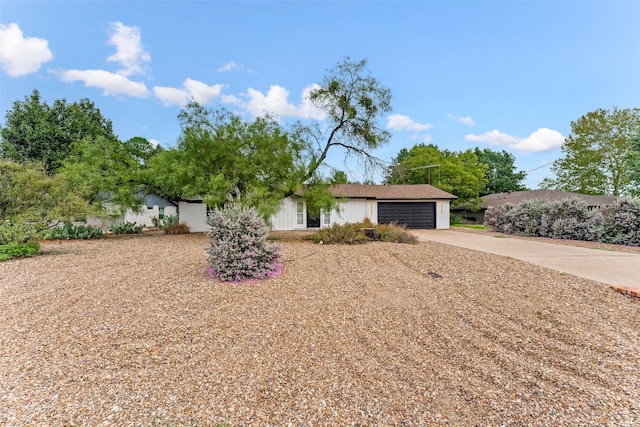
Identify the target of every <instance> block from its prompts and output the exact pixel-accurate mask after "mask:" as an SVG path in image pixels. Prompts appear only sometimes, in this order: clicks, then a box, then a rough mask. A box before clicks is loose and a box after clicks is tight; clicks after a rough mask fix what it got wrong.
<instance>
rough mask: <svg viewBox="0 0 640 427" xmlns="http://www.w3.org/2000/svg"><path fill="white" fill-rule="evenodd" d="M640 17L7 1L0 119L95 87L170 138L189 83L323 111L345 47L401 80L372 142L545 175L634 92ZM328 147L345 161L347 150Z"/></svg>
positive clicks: (386, 79)
mask: <svg viewBox="0 0 640 427" xmlns="http://www.w3.org/2000/svg"><path fill="white" fill-rule="evenodd" d="M638 22H640V2H632V1H626V2H615V1H606V2H605V1H602V2H593V1H589V2H580V1H565V2H551V1H526V2H525V1H488V2H482V1H449V2H444V1H441V2H435V1H410V2H403V1H311V2H298V1H285V2H276V1H255V2H251V1H234V2H224V1H179V2H178V1H115V0H114V1H104V2H102V1H46V2H36V1H29V0H26V1H25V0H21V1H7V0H2V2H0V24H1V27H0V66H1V69H0V110H1V111H0V112H1V118H0V120H1V122H2V123H4V117H5V115H6V112H7V111H8V110H9V109H10V108H11V106H12V104H13V102H14V101H16V100H23V99H24V97H25V96H28V95H29V94H30V93H31V92H32V91H33V89H38V90H39V91H40V93H41V95H42V97H43V98H44V100H46V101H47V102H49V103H51V102H53V100H55V99H59V98H66V99H67V100H68V101H70V102H73V101H77V100H80V99H82V98H89V99H90V100H91V101H93V102H94V103H95V105H96V106H97V107H98V108H99V109H100V110H101V111H102V113H103V115H104V116H105V117H107V118H108V119H110V120H112V122H113V125H114V130H115V132H116V134H117V135H118V136H119V137H120V139H121V140H126V139H129V138H131V137H134V136H143V137H145V138H147V139H149V140H152V141H154V142H158V143H159V144H161V145H163V146H165V147H170V146H173V145H175V144H176V141H177V138H178V136H179V134H180V128H179V123H178V120H177V114H178V113H179V111H180V108H181V106H182V105H184V102H186V100H188V99H189V98H194V99H196V100H198V101H199V102H201V103H202V104H205V105H207V106H208V107H210V108H218V107H225V108H227V109H229V110H231V111H234V112H236V113H239V114H242V115H243V116H244V117H246V118H247V119H251V118H252V117H255V116H259V115H263V114H264V113H265V111H269V112H270V113H272V114H276V115H277V116H278V117H279V119H280V121H281V122H282V123H283V124H285V125H286V124H287V123H290V122H292V121H294V120H298V119H305V118H308V117H320V116H318V115H317V112H314V111H313V110H312V109H311V108H309V105H308V103H306V102H305V100H304V94H305V93H306V91H308V89H309V88H310V87H312V85H314V84H318V83H321V81H322V78H323V77H324V76H325V75H326V74H327V70H328V69H330V68H333V67H334V66H335V65H336V63H337V62H339V61H340V60H342V59H343V58H344V57H346V56H349V57H351V58H352V59H353V60H360V59H367V60H368V67H369V69H370V71H371V72H372V74H373V75H374V76H375V77H377V78H378V79H379V81H380V82H381V84H382V85H383V86H385V87H388V88H389V89H390V90H391V92H392V106H393V111H392V112H391V113H390V114H388V115H386V116H385V117H382V118H381V119H380V126H382V127H384V128H387V129H388V130H389V131H391V132H392V135H393V137H392V140H391V142H390V143H389V144H388V145H386V146H385V147H383V148H380V149H378V150H376V151H375V153H374V154H376V155H377V156H379V157H380V158H382V159H383V160H386V161H390V160H391V159H392V158H393V157H394V156H395V155H397V153H398V151H399V150H400V149H401V148H403V147H407V148H410V147H412V146H413V145H414V144H417V143H420V142H425V143H433V144H436V145H437V146H438V147H440V148H441V149H449V150H455V151H460V150H465V149H468V148H473V147H476V146H478V147H481V148H484V147H489V148H491V149H493V150H503V149H504V150H507V151H508V152H510V153H513V154H514V156H515V157H516V165H517V167H518V168H519V169H521V170H527V171H529V170H532V169H535V170H533V171H531V172H529V174H528V178H527V180H526V184H527V185H528V186H529V187H531V188H536V187H537V185H538V183H539V182H540V181H541V180H542V179H543V178H545V177H551V176H552V173H551V171H550V166H549V165H548V164H549V163H550V162H552V161H553V160H555V159H557V158H559V157H561V155H562V153H561V149H560V146H561V144H562V142H563V140H564V138H565V137H566V136H568V134H569V133H570V129H571V128H570V124H571V121H573V120H576V119H578V118H579V117H580V116H582V115H583V114H586V113H588V112H589V111H593V110H595V109H596V108H606V109H610V108H612V107H614V106H617V107H619V108H631V107H638V106H640V26H639V25H638ZM330 162H331V165H332V166H334V167H336V168H338V169H343V170H344V169H346V167H345V165H344V162H343V159H342V153H338V152H335V153H334V154H333V155H332V156H331V158H330ZM543 165H547V166H543ZM346 166H347V167H348V174H349V175H350V177H351V178H352V179H355V180H361V179H364V178H366V176H365V175H364V173H363V171H362V170H361V169H360V168H359V167H357V166H356V165H354V164H351V163H349V164H347V165H346ZM374 179H376V180H379V176H378V177H375V176H374Z"/></svg>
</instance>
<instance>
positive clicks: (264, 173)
mask: <svg viewBox="0 0 640 427" xmlns="http://www.w3.org/2000/svg"><path fill="white" fill-rule="evenodd" d="M179 119H180V121H181V126H182V134H181V135H180V138H179V140H178V146H177V148H175V149H170V150H166V151H163V152H161V153H159V154H158V155H157V156H155V157H154V158H152V159H151V169H150V171H149V173H148V179H147V183H148V185H149V186H150V187H151V188H154V189H156V190H157V191H156V192H158V193H159V194H161V195H163V196H165V197H166V198H168V199H170V200H174V201H177V200H189V199H203V200H204V201H205V203H206V204H207V205H209V206H212V207H214V206H223V205H224V204H225V203H227V202H229V201H237V200H241V201H242V203H243V204H245V205H247V206H252V207H255V208H256V209H257V210H258V211H259V212H260V213H261V214H262V215H264V216H265V217H266V216H268V215H270V214H272V213H274V212H275V211H276V209H277V207H278V206H279V205H280V203H281V202H282V199H283V198H284V196H285V194H289V193H291V192H292V191H295V189H296V188H298V187H299V182H300V180H301V179H302V176H303V175H304V168H303V161H302V159H301V152H302V149H303V146H304V143H303V142H302V141H299V140H297V139H295V138H294V137H292V135H290V134H288V133H287V132H286V131H284V130H283V129H282V128H281V126H280V125H279V124H278V122H276V121H275V120H274V119H272V118H270V117H265V118H257V119H255V120H253V121H251V122H247V121H244V120H243V119H242V118H241V117H240V116H238V115H235V114H232V113H230V112H229V111H227V110H224V109H221V110H209V109H206V108H203V107H202V106H200V105H199V104H197V103H190V104H189V105H188V106H187V107H186V108H185V109H183V110H182V112H181V113H180V115H179Z"/></svg>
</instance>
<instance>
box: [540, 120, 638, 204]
mask: <svg viewBox="0 0 640 427" xmlns="http://www.w3.org/2000/svg"><path fill="white" fill-rule="evenodd" d="M638 129H640V109H638V108H625V109H619V108H613V110H605V109H602V108H599V109H597V110H595V111H592V112H590V113H587V114H585V115H584V116H582V117H580V118H579V119H578V120H576V121H574V122H571V134H570V135H569V136H568V137H567V138H566V140H565V143H564V145H563V146H562V151H563V153H564V157H562V158H560V159H558V160H556V161H555V162H554V163H553V166H552V168H551V169H552V171H553V172H554V173H555V175H556V177H555V179H553V180H551V181H550V182H548V184H550V185H549V186H550V187H552V188H556V189H558V190H564V191H573V192H577V193H583V194H608V195H613V196H620V195H625V194H631V193H633V192H634V191H635V186H634V185H633V182H632V177H633V167H634V164H635V160H634V159H635V156H634V150H633V145H632V141H633V138H634V137H635V136H636V135H637V132H638Z"/></svg>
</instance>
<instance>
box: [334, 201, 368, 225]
mask: <svg viewBox="0 0 640 427" xmlns="http://www.w3.org/2000/svg"><path fill="white" fill-rule="evenodd" d="M374 214H375V216H373V215H374ZM377 217H378V212H377V206H376V203H375V201H369V200H365V199H350V200H346V201H344V202H342V203H340V205H339V206H338V212H336V211H335V210H333V211H331V224H334V223H336V224H339V225H343V224H346V223H356V222H362V221H364V219H365V218H369V219H370V220H371V221H372V222H375V221H376V218H377Z"/></svg>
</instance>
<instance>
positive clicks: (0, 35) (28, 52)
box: [0, 23, 53, 77]
mask: <svg viewBox="0 0 640 427" xmlns="http://www.w3.org/2000/svg"><path fill="white" fill-rule="evenodd" d="M52 59H53V53H52V52H51V50H50V49H49V42H48V41H47V40H45V39H41V38H37V37H27V38H25V37H24V33H23V32H22V30H21V29H20V26H18V24H15V23H12V24H9V25H4V24H0V64H1V65H2V69H3V70H4V72H5V73H7V74H8V75H9V76H11V77H20V76H25V75H27V74H32V73H36V72H38V70H40V67H42V65H43V64H45V63H47V62H49V61H51V60H52Z"/></svg>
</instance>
